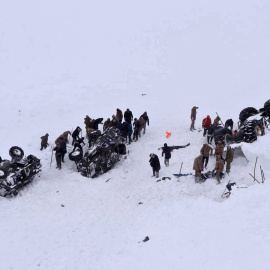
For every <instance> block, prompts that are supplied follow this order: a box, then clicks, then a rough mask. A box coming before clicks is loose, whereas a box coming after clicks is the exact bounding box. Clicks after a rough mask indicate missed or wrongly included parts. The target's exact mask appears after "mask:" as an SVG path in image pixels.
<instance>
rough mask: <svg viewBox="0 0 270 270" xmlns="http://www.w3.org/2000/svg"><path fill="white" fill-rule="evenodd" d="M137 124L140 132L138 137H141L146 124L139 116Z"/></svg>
mask: <svg viewBox="0 0 270 270" xmlns="http://www.w3.org/2000/svg"><path fill="white" fill-rule="evenodd" d="M139 122H140V130H139V137H141V131H142V130H144V128H145V125H146V122H145V120H144V118H143V116H142V115H141V116H140V118H139Z"/></svg>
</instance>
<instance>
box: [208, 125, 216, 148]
mask: <svg viewBox="0 0 270 270" xmlns="http://www.w3.org/2000/svg"><path fill="white" fill-rule="evenodd" d="M214 130H215V128H214V126H213V125H212V124H210V126H209V127H208V129H207V143H208V144H212V141H213V137H214Z"/></svg>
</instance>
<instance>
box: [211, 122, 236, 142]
mask: <svg viewBox="0 0 270 270" xmlns="http://www.w3.org/2000/svg"><path fill="white" fill-rule="evenodd" d="M227 134H228V135H232V131H231V130H230V129H229V128H223V127H222V126H217V127H216V128H215V129H214V140H215V144H216V145H217V143H218V141H222V143H224V142H225V137H226V135H227Z"/></svg>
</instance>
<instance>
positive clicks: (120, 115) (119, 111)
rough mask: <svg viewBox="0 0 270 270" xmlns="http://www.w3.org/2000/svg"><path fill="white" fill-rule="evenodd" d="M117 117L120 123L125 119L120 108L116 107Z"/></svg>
mask: <svg viewBox="0 0 270 270" xmlns="http://www.w3.org/2000/svg"><path fill="white" fill-rule="evenodd" d="M116 119H117V120H118V122H119V123H122V120H123V113H122V111H121V110H120V109H118V108H117V109H116Z"/></svg>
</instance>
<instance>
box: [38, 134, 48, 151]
mask: <svg viewBox="0 0 270 270" xmlns="http://www.w3.org/2000/svg"><path fill="white" fill-rule="evenodd" d="M48 137H49V134H48V133H46V134H45V135H44V136H42V137H40V139H41V148H40V150H42V149H43V148H44V149H46V148H47V146H48V145H49V144H48Z"/></svg>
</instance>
